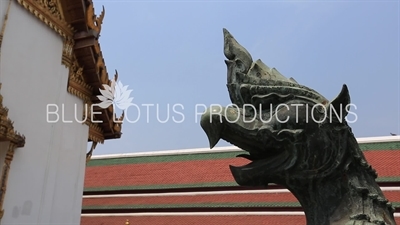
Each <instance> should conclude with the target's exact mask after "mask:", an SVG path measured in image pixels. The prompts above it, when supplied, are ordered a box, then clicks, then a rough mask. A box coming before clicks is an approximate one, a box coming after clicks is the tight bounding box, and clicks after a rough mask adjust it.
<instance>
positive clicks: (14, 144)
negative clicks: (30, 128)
mask: <svg viewBox="0 0 400 225" xmlns="http://www.w3.org/2000/svg"><path fill="white" fill-rule="evenodd" d="M0 88H1V84H0ZM0 141H9V142H10V143H9V145H8V150H7V153H6V158H5V160H4V164H3V170H2V172H1V180H0V209H1V211H0V219H1V218H2V217H3V215H4V210H3V202H4V196H5V193H6V189H7V180H8V173H9V171H10V165H11V161H12V159H13V156H14V151H15V149H16V148H20V147H24V145H25V136H23V135H21V134H20V133H18V132H16V131H15V130H14V126H13V122H12V121H11V120H10V119H9V118H8V109H7V108H6V107H4V106H3V96H2V95H0Z"/></svg>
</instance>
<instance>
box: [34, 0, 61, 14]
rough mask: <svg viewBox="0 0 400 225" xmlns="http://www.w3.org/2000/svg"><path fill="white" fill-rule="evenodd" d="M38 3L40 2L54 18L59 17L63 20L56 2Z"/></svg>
mask: <svg viewBox="0 0 400 225" xmlns="http://www.w3.org/2000/svg"><path fill="white" fill-rule="evenodd" d="M36 2H39V3H40V4H41V5H42V6H43V7H44V8H45V9H47V10H48V11H49V12H50V13H51V14H52V15H53V16H55V17H57V18H58V19H63V18H62V16H61V13H60V9H59V8H58V3H57V1H56V0H36Z"/></svg>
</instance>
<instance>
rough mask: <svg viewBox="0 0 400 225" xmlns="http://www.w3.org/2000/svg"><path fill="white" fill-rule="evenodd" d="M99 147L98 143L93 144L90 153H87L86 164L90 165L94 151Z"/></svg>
mask: <svg viewBox="0 0 400 225" xmlns="http://www.w3.org/2000/svg"><path fill="white" fill-rule="evenodd" d="M96 146H97V142H95V141H94V142H92V147H91V148H90V151H89V152H88V153H86V163H88V162H89V161H90V159H91V158H92V155H93V151H94V149H95V148H96Z"/></svg>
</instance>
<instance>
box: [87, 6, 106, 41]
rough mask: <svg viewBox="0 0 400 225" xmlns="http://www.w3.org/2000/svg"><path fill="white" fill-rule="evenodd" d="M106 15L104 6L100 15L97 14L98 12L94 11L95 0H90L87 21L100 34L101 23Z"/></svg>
mask: <svg viewBox="0 0 400 225" xmlns="http://www.w3.org/2000/svg"><path fill="white" fill-rule="evenodd" d="M104 15H105V9H104V6H103V10H102V11H101V13H100V16H96V14H95V13H94V7H93V2H92V1H90V3H89V6H88V7H87V10H86V23H87V25H88V27H89V28H90V29H92V30H95V31H96V32H97V33H98V34H100V31H101V24H102V23H103V19H104Z"/></svg>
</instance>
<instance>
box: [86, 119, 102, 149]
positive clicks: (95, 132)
mask: <svg viewBox="0 0 400 225" xmlns="http://www.w3.org/2000/svg"><path fill="white" fill-rule="evenodd" d="M103 134H104V132H103V129H101V127H100V126H99V125H98V124H97V123H92V122H90V120H89V140H91V141H94V142H99V143H101V144H103V143H104V135H103Z"/></svg>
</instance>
